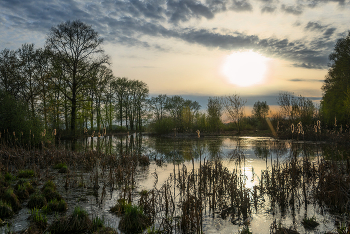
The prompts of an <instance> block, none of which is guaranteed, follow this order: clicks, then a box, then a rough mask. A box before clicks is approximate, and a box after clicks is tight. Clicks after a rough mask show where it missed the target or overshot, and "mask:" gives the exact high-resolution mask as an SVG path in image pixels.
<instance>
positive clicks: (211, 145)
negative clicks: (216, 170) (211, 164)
mask: <svg viewBox="0 0 350 234" xmlns="http://www.w3.org/2000/svg"><path fill="white" fill-rule="evenodd" d="M222 143H223V138H221V137H218V138H215V139H210V140H209V141H208V143H207V144H208V152H209V155H210V158H211V159H215V158H220V155H221V153H222V152H221V146H222Z"/></svg>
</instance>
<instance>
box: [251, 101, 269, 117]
mask: <svg viewBox="0 0 350 234" xmlns="http://www.w3.org/2000/svg"><path fill="white" fill-rule="evenodd" d="M269 110H270V107H269V105H267V103H266V101H264V102H260V101H257V102H255V103H254V106H253V110H252V114H253V115H254V117H255V118H257V119H258V120H261V119H265V118H266V116H267V115H268V113H269Z"/></svg>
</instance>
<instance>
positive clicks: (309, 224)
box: [301, 217, 319, 229]
mask: <svg viewBox="0 0 350 234" xmlns="http://www.w3.org/2000/svg"><path fill="white" fill-rule="evenodd" d="M301 223H302V224H303V226H304V228H306V229H314V228H316V227H317V226H318V225H319V223H318V222H317V221H316V218H315V217H312V218H304V219H303V221H302V222H301Z"/></svg>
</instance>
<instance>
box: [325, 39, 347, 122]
mask: <svg viewBox="0 0 350 234" xmlns="http://www.w3.org/2000/svg"><path fill="white" fill-rule="evenodd" d="M329 60H330V68H329V69H328V74H327V75H326V77H325V81H324V84H323V86H322V90H323V97H322V101H321V111H322V115H323V117H324V119H325V121H326V122H328V124H331V123H334V119H335V118H336V119H337V122H338V123H343V124H349V122H350V111H349V105H348V103H349V90H350V66H349V64H350V32H348V35H347V36H346V37H345V38H342V39H339V40H338V41H337V43H336V45H335V47H334V51H333V52H332V53H331V54H330V55H329Z"/></svg>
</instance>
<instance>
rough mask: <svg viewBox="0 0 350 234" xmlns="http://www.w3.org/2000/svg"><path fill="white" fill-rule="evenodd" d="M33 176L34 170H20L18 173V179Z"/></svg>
mask: <svg viewBox="0 0 350 234" xmlns="http://www.w3.org/2000/svg"><path fill="white" fill-rule="evenodd" d="M34 176H35V172H34V170H20V171H19V172H18V175H17V177H18V178H31V177H34Z"/></svg>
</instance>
